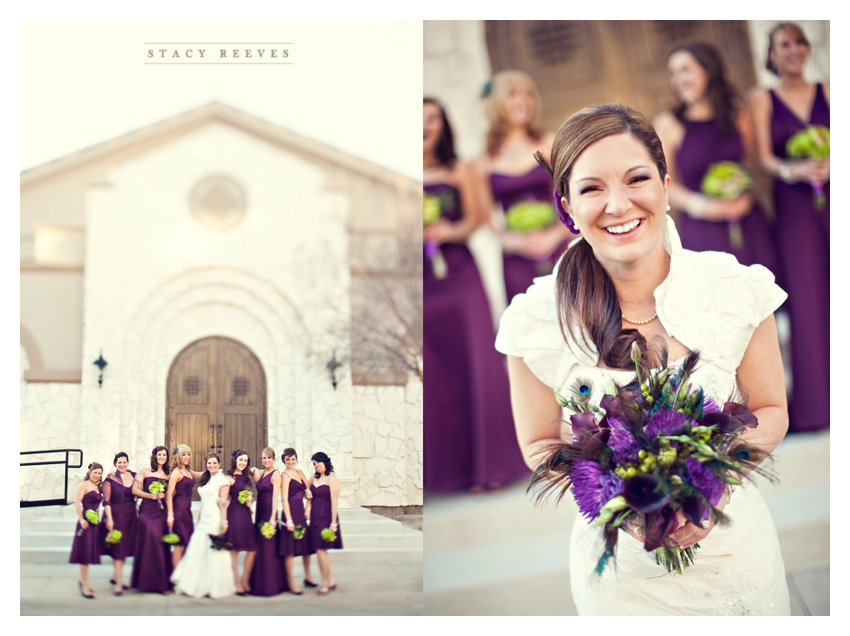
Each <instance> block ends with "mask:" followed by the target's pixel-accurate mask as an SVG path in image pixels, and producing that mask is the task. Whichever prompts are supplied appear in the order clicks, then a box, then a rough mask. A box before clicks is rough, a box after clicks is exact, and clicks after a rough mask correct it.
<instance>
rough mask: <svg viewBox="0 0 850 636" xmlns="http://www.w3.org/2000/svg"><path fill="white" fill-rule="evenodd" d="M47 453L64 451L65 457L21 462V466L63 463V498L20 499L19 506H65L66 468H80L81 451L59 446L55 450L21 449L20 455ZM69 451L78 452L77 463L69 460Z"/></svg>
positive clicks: (81, 464)
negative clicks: (78, 460) (78, 458)
mask: <svg viewBox="0 0 850 636" xmlns="http://www.w3.org/2000/svg"><path fill="white" fill-rule="evenodd" d="M48 453H64V454H65V457H64V458H63V459H57V460H55V461H41V462H24V461H22V462H21V466H22V467H23V466H57V465H62V464H64V466H65V497H64V499H37V500H35V501H24V500H23V499H22V500H21V508H33V507H35V506H65V505H67V504H68V469H70V468H82V467H83V451H82V450H80V449H79V448H59V449H55V450H35V451H21V455H46V454H48ZM71 453H79V454H80V463H79V464H71V462H70V454H71Z"/></svg>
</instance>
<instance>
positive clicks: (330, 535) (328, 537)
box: [322, 528, 336, 543]
mask: <svg viewBox="0 0 850 636" xmlns="http://www.w3.org/2000/svg"><path fill="white" fill-rule="evenodd" d="M322 539H323V540H324V541H326V542H327V543H332V542H334V541H336V532H334V531H333V530H331V529H330V528H325V529H324V530H322Z"/></svg>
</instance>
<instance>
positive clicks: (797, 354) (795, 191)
mask: <svg viewBox="0 0 850 636" xmlns="http://www.w3.org/2000/svg"><path fill="white" fill-rule="evenodd" d="M770 96H771V100H772V102H773V116H772V118H771V124H770V130H771V136H772V139H773V154H774V155H776V156H777V157H779V158H785V157H786V156H787V153H786V151H785V145H786V144H787V143H788V139H790V137H791V136H792V135H793V134H794V133H796V132H797V131H799V130H802V129H803V128H805V127H806V126H807V125H809V124H817V125H820V126H826V127H827V128H828V127H829V105H828V104H827V102H826V96H825V95H824V92H823V86H821V85H820V84H818V85H817V93H816V96H815V102H814V105H813V106H812V112H811V114H810V116H809V119H808V121H807V122H802V121H800V119H799V118H798V117H797V116H796V115H795V114H794V113H793V112H791V110H790V109H789V108H788V107H787V106H786V105H785V103H784V102H783V101H782V100H781V99H780V98H779V96H778V95H776V93H774V92H773V91H771V92H770ZM824 191H825V195H826V207H825V208H824V209H823V210H816V209H815V207H814V204H813V202H812V187H811V185H809V184H807V183H794V184H788V183H785V182H783V181H781V180H779V179H777V180H776V181H775V184H774V201H775V206H776V236H777V244H778V247H779V255H780V268H781V283H782V286H783V287H784V288H785V291H787V292H788V301H787V303H786V307H787V309H788V314H789V318H790V320H791V342H790V345H791V380H792V384H793V386H792V389H791V395H790V399H789V405H788V407H789V408H788V411H789V419H790V430H791V431H792V432H799V431H815V430H819V429H825V428H829V402H830V395H829V183H827V184H826V185H825V186H824Z"/></svg>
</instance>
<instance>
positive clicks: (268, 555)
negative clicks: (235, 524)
mask: <svg viewBox="0 0 850 636" xmlns="http://www.w3.org/2000/svg"><path fill="white" fill-rule="evenodd" d="M276 472H277V471H276V470H273V471H272V472H270V473H269V474H267V475H264V476H263V477H262V478H261V479H260V480H259V481H258V482H257V511H256V516H255V518H254V527H255V532H256V537H257V558H256V560H255V561H254V568H253V569H252V570H251V594H253V595H254V596H275V595H277V594H280V593H281V592H285V591H286V590H287V589H288V586H287V583H286V576H285V575H284V573H283V570H282V569H281V567H280V558H279V557H278V554H277V541H278V539H277V534H275V535H274V536H273V537H272V538H271V539H266V538H265V537H264V536H263V535H262V533H261V532H260V527H261V526H262V525H263V524H264V523H266V522H267V521H269V518H270V517H271V513H272V497H273V496H274V484H272V475H273V474H274V473H276ZM272 525H275V526H277V520H276V519H275V520H273V522H272Z"/></svg>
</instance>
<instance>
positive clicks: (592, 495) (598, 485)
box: [570, 459, 609, 519]
mask: <svg viewBox="0 0 850 636" xmlns="http://www.w3.org/2000/svg"><path fill="white" fill-rule="evenodd" d="M608 474H609V473H608V471H605V470H602V468H601V467H600V466H599V464H597V463H596V462H594V461H590V460H586V459H581V460H578V461H576V462H575V463H574V464H573V470H572V474H571V476H570V479H571V480H572V482H573V496H574V497H575V500H576V504H578V509H579V510H580V511H581V514H583V515H584V516H585V517H587V518H588V519H595V518H596V517H598V516H599V511H600V510H601V509H602V506H604V505H605V504H606V503H607V501H608V500H607V499H606V498H605V492H604V491H605V488H603V485H602V480H603V478H604V477H606V476H607V475H608Z"/></svg>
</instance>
